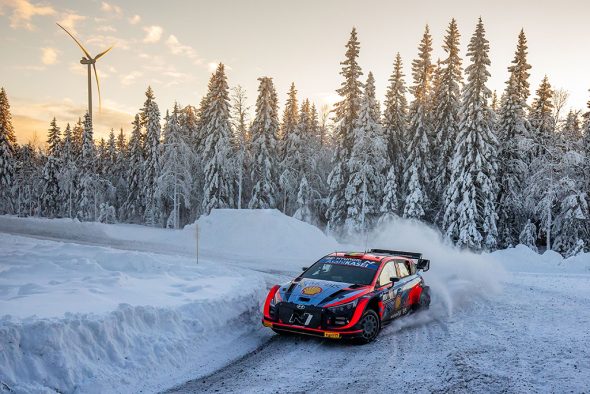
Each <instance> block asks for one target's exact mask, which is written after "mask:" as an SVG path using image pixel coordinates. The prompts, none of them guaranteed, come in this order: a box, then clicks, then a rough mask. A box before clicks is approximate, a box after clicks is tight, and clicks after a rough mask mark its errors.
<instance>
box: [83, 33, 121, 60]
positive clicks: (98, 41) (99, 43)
mask: <svg viewBox="0 0 590 394" xmlns="http://www.w3.org/2000/svg"><path fill="white" fill-rule="evenodd" d="M86 44H88V45H92V46H93V47H94V48H97V50H96V52H100V51H103V50H105V49H107V48H110V47H111V46H113V45H114V46H115V48H113V51H114V50H115V49H117V50H121V49H124V50H127V49H129V46H130V42H129V41H127V40H125V39H123V38H120V37H115V36H112V35H102V34H96V35H93V36H92V37H90V38H89V39H88V40H86ZM109 55H110V52H109V54H107V56H109Z"/></svg>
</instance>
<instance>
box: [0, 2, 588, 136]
mask: <svg viewBox="0 0 590 394" xmlns="http://www.w3.org/2000/svg"><path fill="white" fill-rule="evenodd" d="M588 15H590V2H589V1H586V0H577V1H574V0H561V1H546V0H518V1H515V0H509V1H507V0H495V1H478V0H445V1H440V0H422V1H404V2H401V1H397V0H387V1H377V0H365V1H362V2H359V1H353V0H297V1H285V0H252V1H230V0H210V1H204V0H194V1H193V0H169V1H167V2H161V1H153V0H126V1H121V0H109V1H108V2H105V1H101V0H84V1H48V0H46V1H44V0H0V49H1V50H2V52H1V53H2V56H1V57H0V86H3V87H4V88H5V89H6V91H7V93H8V96H9V100H10V104H11V108H12V112H13V117H14V123H15V128H16V133H17V138H18V139H19V141H20V142H27V141H30V140H34V141H36V142H37V143H42V142H43V141H44V140H45V139H46V130H47V128H48V125H49V122H50V120H51V119H52V118H53V117H54V116H55V117H56V118H57V120H58V123H59V124H60V125H61V126H62V127H64V126H65V123H66V122H74V121H76V120H77V119H78V117H79V116H81V115H83V114H84V112H85V111H86V107H87V87H86V86H87V85H86V84H87V82H86V68H85V66H83V65H81V64H80V63H79V61H80V58H81V56H82V52H81V51H80V49H79V48H78V47H77V46H76V44H75V43H74V41H72V40H71V39H70V38H69V37H68V36H67V35H66V34H65V32H64V31H63V30H61V29H59V27H58V26H57V25H56V22H58V23H60V24H62V25H64V26H65V27H66V28H68V29H69V30H70V31H71V32H72V33H73V34H74V35H75V36H76V37H77V38H78V39H79V40H80V41H81V42H82V43H83V44H84V45H85V46H86V48H87V49H88V50H89V52H90V53H91V54H93V55H94V54H96V53H98V52H100V51H102V50H104V49H106V48H108V47H109V46H111V45H115V47H114V49H113V50H112V51H111V52H109V53H108V54H106V55H105V56H104V57H103V58H101V59H100V60H99V61H98V62H97V68H98V73H99V77H100V80H101V89H102V101H103V110H102V113H99V111H98V106H97V102H98V100H97V96H96V92H95V93H94V96H93V97H94V104H95V106H94V109H93V111H94V118H95V119H94V121H95V135H96V136H97V137H99V138H100V137H103V136H106V135H107V134H108V132H109V131H110V129H111V127H112V128H115V129H116V130H118V129H119V128H123V129H124V130H125V131H126V132H129V130H130V128H131V125H130V123H131V120H132V117H133V116H134V114H135V113H136V112H137V111H138V110H139V108H140V107H141V106H142V104H143V102H144V100H145V96H144V93H145V90H146V88H147V86H148V85H151V86H152V88H153V89H154V92H155V95H156V99H157V102H158V104H159V106H160V110H161V112H162V114H164V113H165V111H166V109H167V108H172V106H173V105H174V102H175V101H178V102H179V103H180V104H181V105H187V104H192V105H198V103H199V100H200V98H201V97H202V96H203V95H204V94H205V93H206V89H207V82H208V80H209V77H210V74H211V72H212V71H213V69H214V68H215V66H216V64H217V63H218V62H223V63H224V64H225V65H226V72H227V75H228V83H229V85H230V87H233V86H236V85H238V84H239V85H241V86H242V87H244V88H245V89H246V91H247V94H248V99H249V100H248V101H249V104H250V105H251V106H252V108H254V104H255V100H256V94H257V88H258V80H257V79H258V78H259V77H261V76H270V77H273V79H274V82H275V86H276V88H277V92H278V95H279V98H280V104H281V105H282V104H283V103H284V101H285V99H286V95H287V90H288V88H289V86H290V84H291V82H294V83H295V85H296V87H297V90H298V92H299V98H300V99H301V98H309V99H310V100H312V101H313V102H314V103H315V104H316V106H318V107H321V106H322V105H325V104H332V103H334V102H335V101H336V100H337V99H338V96H337V95H336V93H335V90H336V89H337V88H338V87H339V85H340V83H341V76H340V75H339V72H340V68H341V67H340V62H341V61H342V60H343V58H344V51H345V49H344V45H345V44H346V42H347V40H348V38H349V34H350V31H351V29H352V27H353V26H355V27H356V28H357V32H358V37H359V40H360V48H361V49H360V57H359V63H360V65H361V66H362V68H363V72H364V73H365V76H364V77H366V74H367V73H368V72H369V71H372V72H373V74H374V76H375V79H376V86H377V94H378V98H379V99H380V100H383V96H384V94H385V90H386V87H387V79H388V78H389V75H390V74H391V71H392V63H393V59H394V57H395V54H396V52H400V54H401V56H402V59H403V61H404V69H405V73H406V82H407V83H408V84H410V83H411V77H410V76H411V61H412V59H414V58H415V57H416V55H417V47H418V43H419V41H420V39H421V37H422V34H423V32H424V27H425V25H426V24H428V25H429V26H430V31H431V33H432V35H433V44H434V53H433V56H434V59H435V60H436V59H437V58H439V57H441V58H443V57H444V52H443V50H442V48H441V45H442V40H443V36H444V33H445V30H446V28H447V25H448V23H449V21H450V20H451V18H453V17H454V18H455V19H457V22H458V24H459V30H460V32H461V45H462V47H461V49H462V52H461V55H462V57H463V58H464V66H465V65H466V64H467V63H468V60H467V59H465V51H466V47H467V44H468V41H469V38H470V36H471V35H472V33H473V30H474V29H475V24H476V23H477V18H478V17H480V16H481V17H482V19H483V22H484V24H485V28H486V34H487V38H488V40H489V41H490V47H491V49H490V58H491V60H492V64H491V67H490V73H491V74H492V76H491V78H490V81H489V84H488V86H489V87H490V88H491V89H493V90H494V89H495V90H498V92H499V93H500V92H501V91H502V90H503V89H504V86H505V81H506V80H507V78H508V71H507V69H506V68H507V67H508V66H509V64H510V62H511V60H512V59H513V57H514V50H515V46H516V41H517V36H518V33H519V31H520V29H521V28H523V29H524V30H525V33H526V35H527V38H528V44H529V57H528V60H529V63H530V64H531V65H532V67H533V68H532V70H531V78H530V82H531V88H532V89H531V90H532V91H533V92H534V90H536V88H537V87H538V84H539V82H540V80H541V79H542V78H543V76H544V75H547V76H548V77H549V80H550V83H551V84H552V86H553V87H556V88H563V89H566V90H567V91H569V93H570V98H569V101H568V104H567V105H566V110H567V109H569V108H574V109H582V108H585V106H586V102H587V101H588V99H589V96H590V94H589V92H588V89H589V88H590V72H589V71H588V70H589V69H590V68H589V65H590V51H588V41H587V40H588V27H587V23H588Z"/></svg>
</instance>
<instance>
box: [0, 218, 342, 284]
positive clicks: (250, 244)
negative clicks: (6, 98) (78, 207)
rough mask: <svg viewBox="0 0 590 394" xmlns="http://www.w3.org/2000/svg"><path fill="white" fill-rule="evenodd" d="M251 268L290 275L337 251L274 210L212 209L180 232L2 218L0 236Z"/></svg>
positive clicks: (332, 243)
mask: <svg viewBox="0 0 590 394" xmlns="http://www.w3.org/2000/svg"><path fill="white" fill-rule="evenodd" d="M197 225H198V230H199V255H200V258H203V259H206V260H214V261H220V260H221V261H224V262H233V263H237V264H240V265H244V266H248V267H251V268H258V269H268V268H270V266H269V264H267V263H268V262H270V261H273V262H274V263H273V264H272V266H273V267H274V269H276V270H277V271H278V270H284V271H289V272H290V273H292V272H297V271H299V269H300V267H301V266H307V265H310V263H313V262H315V261H316V260H317V259H318V258H319V257H321V256H323V255H325V254H327V253H330V252H333V251H334V250H337V249H339V248H340V245H339V243H338V242H336V240H334V239H333V238H331V237H328V236H326V235H325V234H324V233H323V232H322V231H321V230H320V229H318V228H317V227H314V226H311V225H309V224H307V223H304V222H302V221H300V220H297V219H294V218H292V217H290V216H287V215H284V214H282V213H281V212H279V211H278V210H276V209H257V210H248V209H242V210H236V209H214V210H213V211H212V212H211V214H209V215H208V216H202V217H201V218H199V220H198V221H197V222H196V224H191V225H187V226H185V227H184V229H182V230H169V229H162V228H152V227H146V226H140V225H133V224H115V225H112V224H103V223H93V222H80V221H78V220H72V219H44V218H18V217H15V216H8V215H4V216H0V232H6V233H11V234H22V235H33V236H36V237H40V238H48V239H55V240H71V241H75V242H78V243H87V244H91V245H104V246H109V247H112V248H117V249H125V250H139V251H147V252H156V253H172V254H180V255H185V256H196V250H197V249H196V248H197Z"/></svg>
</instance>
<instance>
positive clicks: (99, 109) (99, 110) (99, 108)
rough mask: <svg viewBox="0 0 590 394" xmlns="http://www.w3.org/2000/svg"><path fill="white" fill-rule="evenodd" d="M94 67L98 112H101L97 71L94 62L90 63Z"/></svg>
mask: <svg viewBox="0 0 590 394" xmlns="http://www.w3.org/2000/svg"><path fill="white" fill-rule="evenodd" d="M92 68H94V76H95V77H96V88H97V90H98V112H99V113H100V112H102V97H101V96H100V83H99V82H98V72H97V71H96V63H92Z"/></svg>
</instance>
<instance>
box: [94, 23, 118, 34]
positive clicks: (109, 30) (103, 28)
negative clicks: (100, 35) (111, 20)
mask: <svg viewBox="0 0 590 394" xmlns="http://www.w3.org/2000/svg"><path fill="white" fill-rule="evenodd" d="M96 30H97V31H102V32H105V33H114V32H116V31H117V29H115V28H114V27H113V26H111V25H105V26H99V27H97V28H96Z"/></svg>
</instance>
